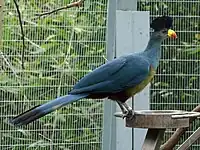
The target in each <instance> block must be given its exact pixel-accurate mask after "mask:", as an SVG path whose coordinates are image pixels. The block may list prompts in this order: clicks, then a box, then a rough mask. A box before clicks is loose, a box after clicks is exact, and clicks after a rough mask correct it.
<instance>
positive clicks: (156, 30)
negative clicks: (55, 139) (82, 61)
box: [9, 15, 177, 126]
mask: <svg viewBox="0 0 200 150" xmlns="http://www.w3.org/2000/svg"><path fill="white" fill-rule="evenodd" d="M172 24H173V19H172V17H170V16H166V15H164V16H160V17H157V18H155V19H154V20H153V21H152V22H151V24H150V27H151V28H152V29H153V32H152V33H151V36H150V39H149V41H148V43H147V46H146V48H145V49H144V50H143V51H142V52H138V53H131V54H128V55H124V56H121V57H118V58H116V59H113V60H111V61H108V62H106V63H105V64H103V65H101V66H99V67H97V68H96V69H94V70H93V71H92V72H90V73H88V74H86V75H85V76H84V77H82V78H81V79H80V80H79V81H78V82H77V83H76V84H75V85H74V87H73V88H72V90H71V91H70V92H69V93H68V94H67V95H65V96H61V97H58V98H56V99H54V100H51V101H48V102H47V103H44V104H42V105H39V106H36V107H33V108H32V109H30V110H27V111H25V112H24V113H21V114H19V115H18V116H16V117H13V118H11V119H9V122H10V123H11V124H12V125H15V126H22V125H27V124H29V123H31V122H33V121H35V120H37V119H39V118H41V117H43V116H45V115H47V114H49V113H51V112H53V111H55V110H57V109H60V108H61V107H64V106H66V105H68V104H70V103H73V102H76V101H78V100H80V99H83V98H91V99H103V98H107V99H110V100H113V101H116V102H117V104H118V105H119V107H120V109H121V111H122V114H123V117H130V116H131V115H132V114H133V110H132V108H131V107H130V106H129V105H128V104H127V103H126V101H127V100H128V99H129V98H130V97H132V96H134V95H135V94H137V93H138V92H140V91H142V90H143V89H144V88H145V86H146V85H147V84H149V83H150V82H151V80H152V79H153V77H154V75H155V73H156V69H157V67H158V65H159V60H160V57H161V43H162V41H163V40H165V39H167V38H168V37H169V38H172V39H176V38H177V34H176V32H175V31H174V30H172V29H171V28H172Z"/></svg>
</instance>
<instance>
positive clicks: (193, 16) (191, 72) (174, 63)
mask: <svg viewBox="0 0 200 150" xmlns="http://www.w3.org/2000/svg"><path fill="white" fill-rule="evenodd" d="M138 10H141V11H150V15H151V19H153V18H155V17H157V16H160V15H163V14H169V15H170V16H172V17H173V19H174V26H173V29H174V30H175V31H176V32H177V34H178V39H177V40H174V41H173V40H167V41H165V42H164V43H163V45H162V49H163V51H162V52H163V53H162V59H161V61H160V65H159V68H158V70H157V74H156V77H155V79H154V81H153V82H152V85H151V89H150V90H151V109H158V110H161V109H162V110H165V109H166V110H169V109H174V110H188V111H191V110H192V109H193V108H195V107H196V106H197V105H198V104H199V102H200V100H199V99H200V91H199V88H200V77H199V74H200V69H199V66H200V61H199V57H200V55H199V54H200V53H199V51H200V46H199V44H200V33H199V31H200V20H199V19H200V1H199V0H192V1H190V0H184V1H183V0H140V1H138ZM199 125H200V122H199V121H198V120H197V121H195V122H194V123H193V124H192V127H191V128H190V129H189V131H187V132H186V135H185V136H184V137H183V138H182V139H181V140H180V142H181V143H182V142H183V140H185V139H186V138H187V137H188V136H189V135H190V134H191V133H192V132H193V131H194V130H196V129H197V128H198V126H199ZM174 131H175V130H174V129H173V130H167V131H166V133H165V140H167V139H168V138H169V137H170V136H171V135H172V134H173V132H174ZM179 144H180V143H179ZM199 144H200V143H199V141H197V142H196V143H195V144H194V145H193V146H192V148H191V150H197V149H199V148H200V145H199Z"/></svg>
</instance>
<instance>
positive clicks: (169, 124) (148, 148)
mask: <svg viewBox="0 0 200 150" xmlns="http://www.w3.org/2000/svg"><path fill="white" fill-rule="evenodd" d="M115 116H116V117H122V113H115ZM199 116H200V113H197V112H187V111H179V110H143V111H135V112H134V115H133V116H132V117H130V118H126V127H129V128H148V131H147V135H146V138H145V141H144V144H143V147H142V150H159V149H160V145H161V142H162V140H163V136H164V132H165V130H166V129H167V128H182V127H189V118H190V117H199Z"/></svg>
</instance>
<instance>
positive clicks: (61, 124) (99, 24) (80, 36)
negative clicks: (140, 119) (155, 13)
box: [0, 0, 107, 150]
mask: <svg viewBox="0 0 200 150" xmlns="http://www.w3.org/2000/svg"><path fill="white" fill-rule="evenodd" d="M70 2H71V1H69V0H65V1H63V0H62V1H61V0H59V1H57V0H56V1H55V0H51V1H47V0H38V1H32V0H31V1H23V0H21V1H18V4H19V6H20V11H21V13H22V18H23V27H24V32H25V40H26V41H25V42H26V49H25V70H22V69H21V63H22V60H21V59H22V58H21V54H22V46H23V45H22V39H21V31H20V27H19V22H18V17H17V12H16V9H15V6H14V3H13V2H12V1H6V7H5V17H4V35H3V36H4V37H3V39H4V43H3V49H2V50H1V59H0V61H1V64H2V65H1V68H0V69H1V72H0V97H1V105H0V106H1V107H0V112H1V116H2V117H1V119H0V122H1V125H0V128H1V133H0V136H1V137H2V140H1V144H0V146H1V148H0V149H5V148H7V149H13V150H19V149H20V150H25V149H30V150H36V149H37V150H38V149H39V150H44V149H48V150H50V149H51V150H83V149H88V150H89V149H93V150H100V147H101V132H102V102H101V101H93V100H87V101H84V100H82V101H81V102H77V103H75V104H72V105H70V106H67V107H65V108H63V109H61V110H58V111H56V112H54V113H51V114H50V115H48V116H46V117H43V118H41V119H40V120H38V121H36V122H34V123H32V124H30V125H29V126H24V127H22V128H19V129H16V128H15V127H12V126H11V125H9V124H8V122H7V119H8V118H10V117H13V116H15V115H17V114H19V113H21V112H24V111H25V110H27V109H29V108H31V107H33V106H36V105H39V104H41V103H44V102H46V101H48V100H51V99H54V98H56V97H58V96H61V95H66V94H67V92H68V91H69V90H70V89H71V87H72V85H74V84H75V83H76V82H77V81H78V80H79V79H80V78H81V77H82V76H83V75H85V74H86V73H87V72H89V71H91V70H93V69H94V68H96V67H97V66H99V65H101V64H103V63H104V62H105V59H104V56H105V31H106V27H105V26H106V9H107V6H106V4H107V2H106V1H103V0H100V1H99V0H98V1H95V0H89V1H87V2H86V3H85V6H84V7H81V8H70V9H68V10H63V11H59V12H57V13H54V14H51V15H47V16H45V17H41V18H37V17H36V16H35V14H36V13H41V12H46V11H51V10H53V9H55V8H58V7H62V6H64V5H66V4H69V3H70Z"/></svg>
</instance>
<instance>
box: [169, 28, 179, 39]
mask: <svg viewBox="0 0 200 150" xmlns="http://www.w3.org/2000/svg"><path fill="white" fill-rule="evenodd" d="M168 36H169V37H170V38H173V39H176V38H177V35H176V32H175V31H174V30H172V29H169V30H168Z"/></svg>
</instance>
